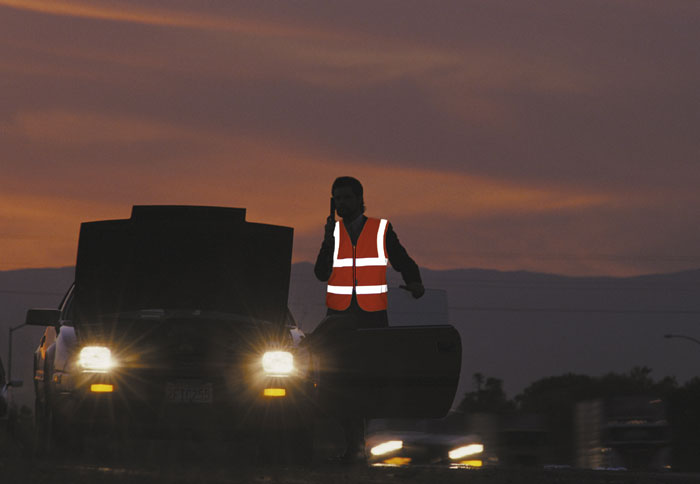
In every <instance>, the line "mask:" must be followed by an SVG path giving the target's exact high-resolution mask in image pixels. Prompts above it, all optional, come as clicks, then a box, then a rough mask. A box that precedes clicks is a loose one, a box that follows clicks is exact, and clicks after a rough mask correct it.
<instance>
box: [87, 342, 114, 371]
mask: <svg viewBox="0 0 700 484" xmlns="http://www.w3.org/2000/svg"><path fill="white" fill-rule="evenodd" d="M78 365H79V366H80V367H81V368H82V369H83V371H94V372H101V373H103V372H107V371H109V370H110V369H111V368H112V367H113V366H114V362H113V361H112V352H111V351H110V350H109V348H106V347H104V346H86V347H85V348H83V349H82V350H80V356H79V357H78Z"/></svg>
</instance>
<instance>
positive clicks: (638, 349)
mask: <svg viewBox="0 0 700 484" xmlns="http://www.w3.org/2000/svg"><path fill="white" fill-rule="evenodd" d="M73 272H74V271H73V268H72V267H63V268H57V269H26V270H15V271H0V355H1V356H2V359H3V362H5V366H7V336H8V329H9V328H10V327H14V326H17V325H19V324H21V323H23V322H24V316H25V314H26V310H27V309H28V308H32V307H56V306H57V305H58V303H59V302H60V299H61V297H62V295H63V293H64V292H65V290H66V289H67V288H68V286H69V285H70V283H71V281H72V279H73ZM422 275H423V280H424V283H425V285H426V287H428V288H431V289H435V290H439V291H434V292H431V293H429V295H428V297H426V299H425V300H421V301H418V302H416V303H415V308H416V310H415V312H414V313H413V314H411V311H412V310H411V308H412V307H413V306H411V304H414V303H412V302H408V303H405V304H404V303H402V304H403V306H402V308H401V311H399V312H397V311H396V310H395V309H396V307H394V308H390V314H391V316H392V320H391V324H394V325H399V324H417V322H418V321H421V320H422V319H423V318H425V319H426V321H425V323H430V324H434V323H443V322H444V319H445V315H444V298H440V297H434V296H435V295H436V294H446V295H447V307H448V315H447V316H446V317H447V319H448V320H449V322H450V323H451V324H452V325H454V326H455V327H456V328H457V329H458V330H459V332H460V334H461V336H462V345H463V363H462V378H461V383H460V387H459V390H458V395H457V398H456V401H455V403H457V402H458V401H459V400H460V399H461V396H462V394H463V393H464V392H466V391H469V390H470V389H471V385H472V384H471V376H472V374H473V373H475V372H481V373H483V374H484V375H486V376H493V377H497V378H501V379H502V380H504V387H505V389H506V391H507V392H508V394H509V396H514V395H515V394H517V393H518V392H520V391H522V389H523V388H525V387H526V386H527V385H528V384H530V383H531V382H533V381H535V380H537V379H539V378H542V377H545V376H552V375H559V374H563V373H567V372H575V373H585V374H589V375H601V374H603V373H606V372H609V371H616V372H625V371H628V370H630V369H631V368H632V367H634V366H648V367H650V368H652V369H653V370H654V371H653V373H652V376H653V377H655V378H657V379H658V378H661V377H664V376H667V375H671V376H676V377H677V378H678V380H679V382H683V381H685V380H687V379H689V378H692V377H694V376H698V375H700V345H697V344H694V343H692V342H691V341H687V340H683V339H664V338H663V335H664V334H667V333H674V334H685V335H688V336H692V337H695V338H698V339H700V270H691V271H685V272H679V273H674V274H658V275H647V276H639V277H629V278H613V277H566V276H558V275H550V274H539V273H531V272H500V271H493V270H483V269H458V270H449V271H434V270H428V269H422ZM389 283H390V287H392V288H396V287H397V286H398V285H399V283H400V276H399V275H398V274H396V273H394V272H393V271H390V274H389ZM400 292H401V291H400V289H393V292H391V294H392V296H393V299H390V303H391V301H397V300H398V299H397V296H396V293H400ZM409 299H410V298H409ZM289 305H290V308H291V310H292V312H293V314H294V315H295V317H296V319H297V321H298V323H299V324H300V326H301V327H302V328H303V329H304V330H305V331H307V332H308V331H312V330H313V328H314V327H315V326H316V324H318V322H319V321H320V320H321V319H322V318H323V316H324V314H325V285H324V284H323V283H321V282H319V281H317V280H316V279H315V277H314V275H313V267H312V265H311V264H309V263H298V264H294V266H293V268H292V279H291V290H290V297H289ZM40 335H41V329H40V328H36V327H25V328H21V329H19V330H17V331H16V332H15V333H14V338H13V340H14V342H13V343H14V348H13V352H14V358H13V364H14V369H13V378H15V379H17V378H21V379H23V380H24V382H25V386H24V387H23V388H22V389H20V390H19V391H18V392H17V393H16V396H17V398H18V400H19V401H21V402H22V403H26V404H28V405H31V404H32V402H33V390H32V382H31V378H32V375H31V354H32V352H33V349H34V348H35V347H36V344H37V342H38V340H39V338H40Z"/></svg>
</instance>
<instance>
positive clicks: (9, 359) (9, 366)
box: [7, 323, 26, 383]
mask: <svg viewBox="0 0 700 484" xmlns="http://www.w3.org/2000/svg"><path fill="white" fill-rule="evenodd" d="M24 326H26V323H22V324H20V325H18V326H15V327H13V328H12V327H11V328H10V331H9V336H8V338H7V382H8V383H9V382H11V381H12V334H13V333H14V332H15V331H17V330H18V329H20V328H22V327H24Z"/></svg>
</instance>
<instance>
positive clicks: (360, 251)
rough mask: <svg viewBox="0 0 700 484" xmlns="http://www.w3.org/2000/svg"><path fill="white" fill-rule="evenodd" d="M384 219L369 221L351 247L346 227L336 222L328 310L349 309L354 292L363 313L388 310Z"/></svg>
mask: <svg viewBox="0 0 700 484" xmlns="http://www.w3.org/2000/svg"><path fill="white" fill-rule="evenodd" d="M388 224H389V222H387V221H386V220H385V219H378V218H368V219H367V221H366V222H365V225H364V227H362V232H361V233H360V236H359V237H358V239H357V246H354V245H352V240H351V239H350V234H348V231H347V229H346V228H345V225H344V224H342V223H340V222H339V221H338V222H336V223H335V231H334V232H333V237H335V250H334V251H333V272H332V273H331V277H330V279H328V292H327V293H326V304H327V305H328V307H329V308H331V309H335V310H337V311H343V310H345V309H347V308H348V307H350V302H351V301H352V294H353V292H354V293H355V294H356V296H357V304H358V305H359V306H360V307H361V308H362V309H363V310H365V311H382V310H386V308H387V291H388V288H387V284H386V267H387V265H388V264H389V259H388V258H387V257H386V230H387V226H388Z"/></svg>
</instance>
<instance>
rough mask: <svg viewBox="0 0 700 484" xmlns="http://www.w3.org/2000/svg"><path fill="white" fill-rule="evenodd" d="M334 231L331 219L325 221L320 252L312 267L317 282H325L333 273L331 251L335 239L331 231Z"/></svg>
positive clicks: (333, 247) (333, 248) (333, 223)
mask: <svg viewBox="0 0 700 484" xmlns="http://www.w3.org/2000/svg"><path fill="white" fill-rule="evenodd" d="M334 229H335V221H334V220H333V218H332V217H328V219H326V227H325V232H324V237H323V243H322V244H321V250H320V251H319V252H318V256H317V257H316V265H314V274H316V279H318V280H319V281H323V282H326V281H327V280H328V279H330V277H331V273H332V272H333V251H334V250H335V237H333V230H334Z"/></svg>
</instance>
